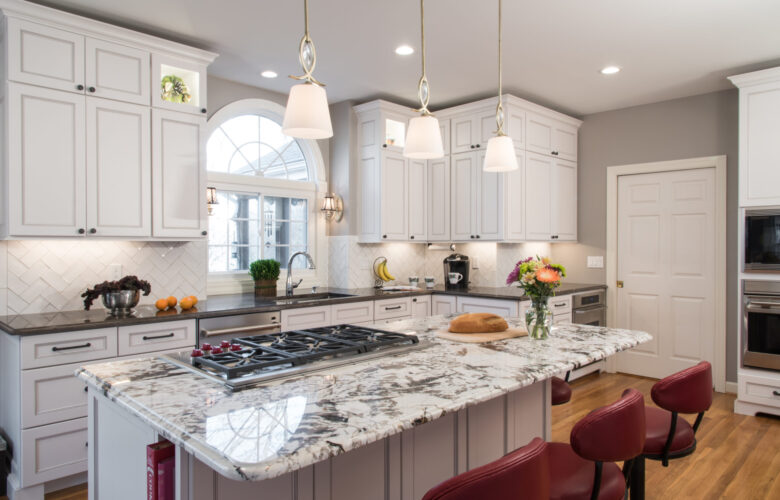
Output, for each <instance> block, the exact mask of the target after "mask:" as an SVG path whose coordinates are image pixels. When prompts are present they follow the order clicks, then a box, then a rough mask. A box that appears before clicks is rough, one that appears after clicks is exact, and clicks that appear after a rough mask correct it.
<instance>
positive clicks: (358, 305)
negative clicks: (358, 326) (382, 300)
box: [331, 300, 374, 325]
mask: <svg viewBox="0 0 780 500" xmlns="http://www.w3.org/2000/svg"><path fill="white" fill-rule="evenodd" d="M331 307H332V310H331V319H332V323H333V324H334V325H340V324H342V323H352V324H355V323H364V322H366V321H373V320H374V302H373V301H370V300H367V301H365V302H354V303H350V304H334V305H333V306H331Z"/></svg>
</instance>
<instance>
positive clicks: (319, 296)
mask: <svg viewBox="0 0 780 500" xmlns="http://www.w3.org/2000/svg"><path fill="white" fill-rule="evenodd" d="M346 297H355V295H351V294H348V293H336V292H324V293H304V294H301V295H293V296H290V297H286V296H285V297H277V298H276V299H275V300H274V302H276V303H277V304H278V305H284V304H300V303H301V302H319V301H322V300H330V299H343V298H346Z"/></svg>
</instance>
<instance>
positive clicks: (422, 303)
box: [412, 295, 431, 318]
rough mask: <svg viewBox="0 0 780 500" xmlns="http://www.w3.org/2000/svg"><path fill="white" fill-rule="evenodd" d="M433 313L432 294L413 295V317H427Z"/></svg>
mask: <svg viewBox="0 0 780 500" xmlns="http://www.w3.org/2000/svg"><path fill="white" fill-rule="evenodd" d="M430 315H431V296H430V295H423V296H421V297H412V317H413V318H427V317H428V316H430Z"/></svg>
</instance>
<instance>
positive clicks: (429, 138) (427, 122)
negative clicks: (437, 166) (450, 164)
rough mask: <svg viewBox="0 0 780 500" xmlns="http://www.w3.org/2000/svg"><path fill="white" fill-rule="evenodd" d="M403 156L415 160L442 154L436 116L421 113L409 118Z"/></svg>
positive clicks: (427, 158)
mask: <svg viewBox="0 0 780 500" xmlns="http://www.w3.org/2000/svg"><path fill="white" fill-rule="evenodd" d="M404 156H405V157H407V158H413V159H415V160H433V159H435V158H441V157H442V156H444V146H443V145H442V142H441V130H440V129H439V120H438V119H436V117H434V116H432V115H423V116H415V117H414V118H412V119H411V120H409V130H407V132H406V143H405V145H404Z"/></svg>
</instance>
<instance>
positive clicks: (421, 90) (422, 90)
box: [417, 0, 431, 116]
mask: <svg viewBox="0 0 780 500" xmlns="http://www.w3.org/2000/svg"><path fill="white" fill-rule="evenodd" d="M420 46H421V47H420V48H421V50H422V76H421V77H420V81H419V82H418V83H417V97H419V98H420V109H418V110H417V111H419V112H420V113H422V115H423V116H428V115H430V114H431V112H430V111H428V102H429V101H430V97H431V87H430V84H429V83H428V76H427V75H426V74H425V0H420Z"/></svg>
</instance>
